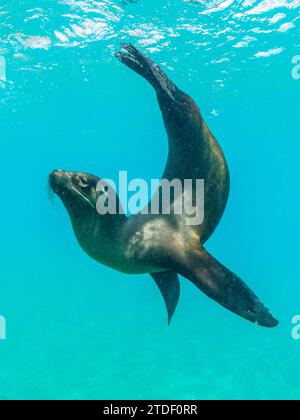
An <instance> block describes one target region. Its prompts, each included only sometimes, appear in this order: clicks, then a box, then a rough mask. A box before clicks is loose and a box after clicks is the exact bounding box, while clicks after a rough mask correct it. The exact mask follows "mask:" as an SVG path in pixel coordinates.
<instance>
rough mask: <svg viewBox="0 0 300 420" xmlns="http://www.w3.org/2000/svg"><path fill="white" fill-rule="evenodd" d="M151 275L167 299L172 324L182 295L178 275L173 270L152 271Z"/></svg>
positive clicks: (169, 321) (169, 318)
mask: <svg viewBox="0 0 300 420" xmlns="http://www.w3.org/2000/svg"><path fill="white" fill-rule="evenodd" d="M151 276H152V278H153V280H154V281H155V283H156V285H157V287H158V288H159V290H160V293H161V294H162V297H163V299H164V301H165V305H166V308H167V312H168V325H170V323H171V319H172V316H173V315H174V312H175V309H176V307H177V304H178V300H179V296H180V283H179V278H178V275H177V273H175V272H173V271H166V272H162V273H152V274H151Z"/></svg>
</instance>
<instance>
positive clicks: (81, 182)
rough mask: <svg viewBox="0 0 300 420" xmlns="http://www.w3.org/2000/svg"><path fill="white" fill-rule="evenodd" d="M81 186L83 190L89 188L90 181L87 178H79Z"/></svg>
mask: <svg viewBox="0 0 300 420" xmlns="http://www.w3.org/2000/svg"><path fill="white" fill-rule="evenodd" d="M79 185H80V187H81V188H87V187H88V186H89V183H88V180H87V179H86V178H79Z"/></svg>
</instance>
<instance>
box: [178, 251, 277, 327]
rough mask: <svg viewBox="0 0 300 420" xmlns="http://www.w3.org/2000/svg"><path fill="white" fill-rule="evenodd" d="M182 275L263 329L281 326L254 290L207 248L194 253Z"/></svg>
mask: <svg viewBox="0 0 300 420" xmlns="http://www.w3.org/2000/svg"><path fill="white" fill-rule="evenodd" d="M178 272H179V274H181V275H183V276H184V277H186V278H187V279H189V280H191V281H192V282H193V283H194V284H195V286H197V287H198V288H199V289H200V290H201V291H202V292H203V293H205V294H206V295H207V296H208V297H210V298H211V299H214V300H215V301H216V302H218V303H219V304H220V305H222V306H224V307H225V308H227V309H229V310H230V311H231V312H234V313H235V314H237V315H239V316H241V317H243V318H245V319H247V320H248V321H251V322H253V323H255V324H258V325H261V326H263V327H269V328H272V327H276V326H277V325H278V321H277V320H276V319H274V318H273V316H272V315H271V314H270V313H269V310H268V309H267V308H266V307H265V306H264V305H263V304H262V303H261V301H260V300H259V299H258V297H257V296H256V295H255V294H254V293H253V292H252V290H251V289H250V288H249V287H248V286H247V285H246V284H245V283H244V282H243V281H242V280H241V279H240V278H239V277H238V276H237V275H236V274H234V273H233V272H232V271H230V270H228V268H226V267H225V266H224V265H222V264H221V263H219V262H218V261H217V260H216V259H215V258H213V257H212V256H211V255H210V254H209V253H208V252H207V251H206V250H205V249H204V248H201V249H200V250H193V251H191V252H190V253H189V255H188V256H187V257H186V260H185V262H184V264H183V265H182V267H181V268H180V269H179V270H178Z"/></svg>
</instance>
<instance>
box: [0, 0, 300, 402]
mask: <svg viewBox="0 0 300 420" xmlns="http://www.w3.org/2000/svg"><path fill="white" fill-rule="evenodd" d="M126 3H127V4H126ZM299 8H300V2H299V0H292V1H289V0H273V1H271V0H262V1H255V0H245V1H232V0H228V1H221V0H213V1H207V2H205V1H200V0H199V1H196V0H195V1H192V0H191V1H184V0H174V1H164V0H159V1H158V0H151V1H147V0H137V1H136V3H135V4H134V3H131V2H118V1H117V0H115V1H113V0H110V1H109V0H103V1H102V2H96V1H88V0H86V1H76V0H64V1H63V0H62V1H53V0H52V1H46V0H44V1H41V2H40V5H39V6H38V7H37V6H36V2H33V1H29V0H26V1H18V2H8V1H4V2H2V5H1V6H0V40H1V42H0V54H1V55H2V56H4V57H5V60H6V81H2V82H1V87H0V96H1V108H0V109H1V118H0V128H1V157H0V167H1V193H2V194H1V197H2V199H1V209H0V231H1V243H0V252H1V285H0V315H3V316H5V318H6V323H7V340H5V341H4V340H3V341H0V398H1V399H10V398H16V399H30V398H34V399H40V398H46V399H52V398H70V399H79V398H83V399H87V398H96V399H101V398H122V399H141V398H145V399H150V398H170V399H179V398H180V399H181V398H182V399H185V398H188V399H190V398H193V399H194V398H196V399H200V398H205V399H215V398H221V399H227V398H229V399H232V398H238V399H253V398H259V399H264V398H268V399H279V398H280V399H287V398H299V397H300V365H299V357H300V341H295V340H293V339H292V338H291V329H292V325H291V319H292V317H293V316H294V315H295V314H299V313H300V299H299V293H298V287H299V286H298V285H299V278H300V265H299V244H298V238H299V221H298V217H299V210H300V198H299V154H300V146H299V126H298V121H299V90H300V80H295V79H293V78H292V69H293V66H294V65H293V64H292V58H293V57H294V56H296V55H300V43H299V10H300V9H299ZM119 41H129V42H132V43H133V44H135V45H136V46H138V47H139V48H141V49H143V51H145V52H146V53H147V54H148V55H149V56H151V58H152V59H154V60H155V61H156V62H158V63H159V64H161V65H162V67H163V68H164V70H165V71H166V72H167V73H168V75H169V76H170V77H171V78H172V79H173V80H174V81H175V82H176V83H177V85H179V86H180V87H181V88H182V89H183V90H185V91H186V92H188V93H189V94H191V95H192V96H193V97H194V98H195V100H196V101H197V103H198V104H199V106H200V109H201V111H202V114H203V116H204V118H205V119H206V121H207V123H208V125H209V126H210V128H211V129H212V131H213V132H214V134H215V136H216V137H217V139H218V141H219V142H220V144H221V145H222V148H223V150H224V152H225V155H226V158H227V161H228V164H229V167H230V172H231V195H230V200H229V203H228V206H227V209H226V212H225V214H224V217H223V219H222V221H221V223H220V225H219V227H218V228H217V230H216V232H215V233H214V235H213V237H212V238H211V239H210V240H209V242H208V243H207V249H208V250H209V251H210V253H212V254H213V255H214V256H215V257H217V258H218V259H219V260H220V261H222V262H223V263H224V264H225V265H226V266H228V267H230V268H231V269H232V270H234V271H235V272H236V273H238V274H239V275H240V276H241V277H242V278H243V279H244V280H245V281H246V282H247V283H248V284H249V285H250V286H251V288H253V289H254V290H255V292H256V293H257V294H258V296H260V297H261V298H262V300H263V302H264V303H265V304H266V305H267V306H268V307H269V308H270V310H271V312H272V313H273V314H274V316H275V317H277V318H278V319H279V320H280V326H279V327H278V328H276V329H272V330H267V329H263V328H260V327H257V326H255V325H252V324H250V323H248V322H247V321H244V320H243V319H241V318H239V317H237V316H235V315H234V314H232V313H230V312H229V311H226V310H225V309H223V308H222V307H220V306H218V305H217V304H216V303H215V302H213V301H210V300H209V299H208V298H207V297H205V296H204V295H203V294H201V293H200V292H199V291H198V290H197V289H196V288H195V287H194V286H193V285H192V284H191V283H189V282H188V281H187V280H185V279H182V294H181V299H180V303H179V307H178V309H177V311H176V314H175V316H174V318H173V322H172V325H171V326H170V327H168V326H167V322H166V313H165V308H164V304H163V301H162V299H161V296H160V295H159V293H158V290H157V288H156V286H155V285H154V284H153V282H152V280H151V279H150V277H149V276H147V275H139V276H130V275H124V274H121V273H118V272H116V271H113V270H111V269H109V268H106V267H104V266H101V265H99V264H97V263H96V262H94V261H92V260H91V259H89V258H88V257H87V256H86V255H85V254H84V253H83V252H82V251H81V250H80V248H79V246H78V244H77V243H76V241H75V239H74V236H73V233H72V230H71V227H70V222H69V219H68V216H67V214H66V211H65V209H64V208H63V206H62V205H61V203H60V202H59V201H58V200H55V203H54V207H53V206H52V205H51V203H50V202H49V200H48V191H47V177H48V174H49V172H50V171H52V170H53V169H54V168H57V167H62V168H64V169H69V170H77V171H88V172H91V173H95V174H97V175H98V176H100V177H105V178H112V179H115V178H116V177H117V175H118V171H119V170H128V172H129V176H130V177H131V178H136V177H137V178H146V179H150V178H158V177H159V176H160V175H161V173H162V170H163V168H164V164H165V160H166V154H167V142H166V135H165V130H164V127H163V123H162V120H161V116H160V112H159V109H158V106H157V103H156V98H155V95H154V93H153V91H152V89H151V87H149V86H148V85H147V83H146V82H145V81H144V80H143V79H141V78H139V77H138V76H136V75H135V74H134V73H133V72H131V71H130V70H128V69H127V68H125V67H124V66H122V65H121V64H120V63H119V62H118V61H117V60H116V59H115V58H114V56H113V52H115V51H117V50H118V48H119V46H118V42H119Z"/></svg>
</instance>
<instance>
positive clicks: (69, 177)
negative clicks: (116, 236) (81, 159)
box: [49, 169, 106, 214]
mask: <svg viewBox="0 0 300 420" xmlns="http://www.w3.org/2000/svg"><path fill="white" fill-rule="evenodd" d="M49 185H50V188H51V189H52V191H53V192H54V193H55V194H56V195H58V197H59V198H60V199H61V200H62V202H63V204H64V206H65V207H66V209H67V210H68V212H69V213H70V214H74V213H76V214H78V213H82V212H85V213H87V212H91V211H92V212H96V211H97V210H96V203H97V199H98V197H99V195H101V194H103V193H104V194H105V193H106V191H105V187H104V185H103V188H102V185H101V179H100V178H98V177H97V176H95V175H91V174H88V173H84V172H68V171H63V170H60V169H58V170H55V171H53V172H52V173H51V174H50V176H49Z"/></svg>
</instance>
